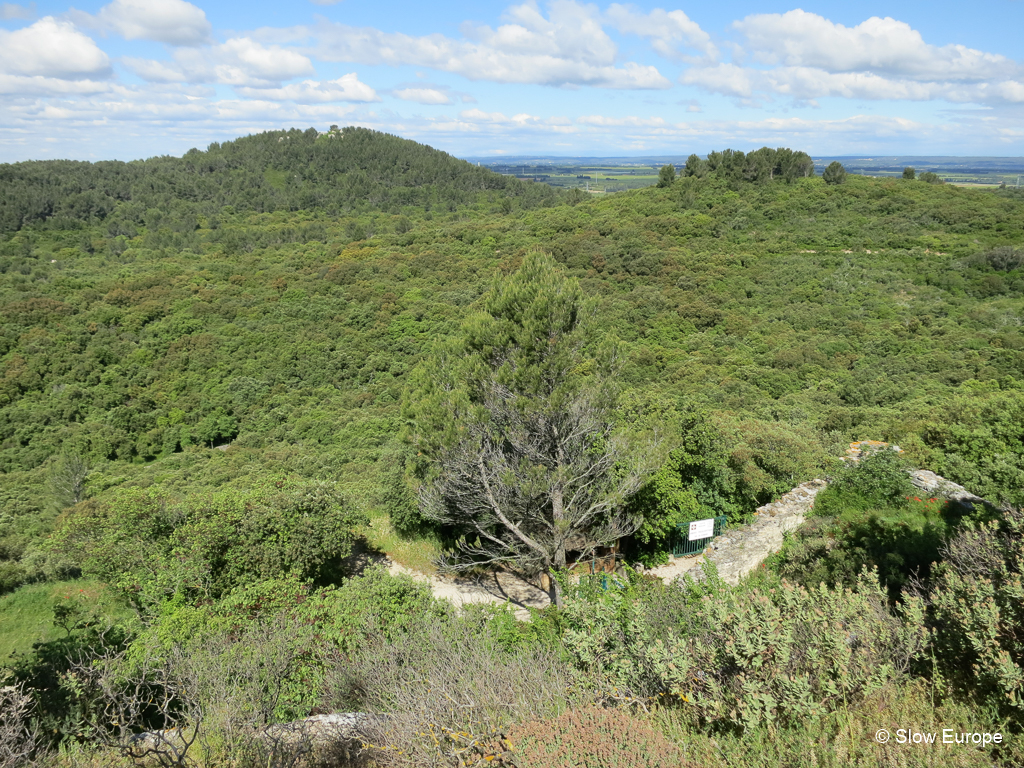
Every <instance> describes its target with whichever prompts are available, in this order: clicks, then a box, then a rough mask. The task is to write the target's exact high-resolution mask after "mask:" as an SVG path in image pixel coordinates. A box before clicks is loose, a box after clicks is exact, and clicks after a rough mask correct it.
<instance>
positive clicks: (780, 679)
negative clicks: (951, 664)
mask: <svg viewBox="0 0 1024 768" xmlns="http://www.w3.org/2000/svg"><path fill="white" fill-rule="evenodd" d="M670 589H677V587H670ZM681 591H682V592H683V598H682V599H681V600H680V606H679V608H680V611H679V613H680V618H679V620H678V624H677V626H676V627H674V628H670V629H669V630H668V632H666V633H665V636H664V637H657V636H655V633H654V631H653V630H652V625H651V622H650V619H649V618H648V616H647V615H645V613H644V611H643V608H642V605H641V601H636V600H634V601H628V600H626V599H625V595H623V596H620V597H609V598H607V599H605V600H603V601H588V602H584V603H583V605H582V607H581V606H578V605H575V601H567V605H566V622H567V625H568V626H567V628H566V631H565V633H564V635H563V642H564V643H565V646H566V649H567V651H568V652H569V653H570V654H571V655H572V656H573V660H574V662H575V663H576V665H577V666H578V667H579V668H581V669H583V670H585V671H586V672H587V673H589V674H591V675H594V676H599V677H603V678H604V680H605V681H606V682H605V686H606V689H607V690H610V691H612V692H613V694H612V695H611V698H624V699H632V698H649V697H653V695H655V694H670V695H671V696H672V697H674V699H675V700H676V701H678V702H679V703H680V704H681V705H682V706H684V707H687V708H689V709H690V710H691V711H692V712H693V713H694V716H695V717H697V718H698V719H699V720H700V721H702V722H705V723H709V724H711V725H713V726H716V727H720V726H724V727H741V728H746V727H753V726H757V725H759V724H771V725H775V724H782V725H785V724H787V723H793V722H798V721H800V720H801V719H804V718H808V717H817V716H821V715H823V714H825V713H827V712H830V711H833V710H834V709H835V708H836V707H838V706H840V705H843V704H845V703H847V702H849V701H852V700H855V699H858V698H860V697H862V696H863V695H865V694H867V693H870V692H871V691H873V690H877V689H878V688H880V687H882V686H884V685H886V684H887V683H888V682H890V681H891V680H892V679H893V678H898V677H899V676H900V675H901V674H902V673H904V672H905V671H906V670H908V669H909V667H910V664H911V660H912V659H914V658H916V656H917V654H919V653H920V651H921V650H922V648H923V647H924V642H925V635H926V632H925V629H924V627H923V622H924V616H923V611H924V609H923V607H922V602H921V600H919V599H916V598H910V599H908V601H907V604H906V606H905V608H904V610H905V612H906V620H904V619H902V618H899V617H896V616H893V615H891V614H890V613H889V611H888V610H887V608H886V600H885V594H884V592H882V591H881V589H880V587H879V585H878V583H877V575H875V574H870V573H864V574H862V576H861V578H860V579H859V581H858V583H857V584H856V586H855V588H853V589H830V588H828V587H826V586H824V585H821V586H820V587H819V588H817V589H814V590H806V589H804V588H802V587H800V586H797V585H793V584H788V583H786V582H782V583H781V584H780V585H778V586H776V587H770V588H768V589H764V590H758V591H749V592H748V591H745V590H744V589H741V588H736V589H730V588H729V587H727V586H726V585H724V584H723V583H722V582H720V581H719V580H718V579H717V577H714V576H713V575H712V577H711V578H710V579H709V581H708V583H707V584H704V585H696V584H693V583H692V582H689V581H688V582H684V583H683V584H682V585H681Z"/></svg>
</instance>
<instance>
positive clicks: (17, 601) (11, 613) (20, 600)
mask: <svg viewBox="0 0 1024 768" xmlns="http://www.w3.org/2000/svg"><path fill="white" fill-rule="evenodd" d="M60 603H71V604H75V605H78V606H80V607H82V608H83V609H84V611H85V612H86V613H88V612H89V611H95V612H96V613H97V614H99V615H100V616H101V617H102V618H103V619H107V620H110V621H114V620H116V619H121V618H125V617H126V616H127V615H128V614H127V611H126V610H125V608H124V607H123V606H122V605H120V604H119V603H118V602H117V601H116V600H115V598H114V597H113V596H112V595H111V594H110V593H108V592H107V591H106V589H105V588H104V586H103V585H102V584H101V583H99V582H98V581H95V580H93V579H75V580H71V581H56V582H49V583H45V584H29V585H26V586H23V587H21V588H20V589H18V590H16V591H15V592H12V593H10V594H7V595H3V596H0V627H2V628H3V631H0V663H2V662H4V661H6V660H7V659H8V658H9V657H10V655H11V654H12V653H27V652H29V651H31V650H32V644H33V643H38V642H46V641H48V640H54V639H56V638H57V637H61V636H63V634H64V630H62V629H60V628H59V627H55V626H54V625H53V608H54V606H55V605H58V604H60Z"/></svg>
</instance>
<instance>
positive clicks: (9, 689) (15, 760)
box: [0, 678, 36, 768]
mask: <svg viewBox="0 0 1024 768" xmlns="http://www.w3.org/2000/svg"><path fill="white" fill-rule="evenodd" d="M3 682H5V681H4V679H3V678H0V683H3ZM31 715H32V697H31V696H30V695H29V694H28V693H26V692H25V690H24V686H23V685H21V684H18V685H3V686H0V768H19V766H22V765H25V764H26V762H27V761H28V758H29V757H30V756H31V755H32V753H33V752H34V751H35V747H36V733H35V731H34V729H33V728H32V726H31V724H30V717H31Z"/></svg>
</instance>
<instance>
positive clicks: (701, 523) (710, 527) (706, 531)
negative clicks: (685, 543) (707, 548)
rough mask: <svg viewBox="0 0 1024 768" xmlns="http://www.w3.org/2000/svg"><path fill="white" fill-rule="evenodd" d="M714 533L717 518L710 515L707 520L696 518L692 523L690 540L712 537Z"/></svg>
mask: <svg viewBox="0 0 1024 768" xmlns="http://www.w3.org/2000/svg"><path fill="white" fill-rule="evenodd" d="M714 535H715V518H713V517H709V518H708V519H707V520H694V521H693V522H692V523H690V541H700V540H701V539H710V538H711V537H712V536H714Z"/></svg>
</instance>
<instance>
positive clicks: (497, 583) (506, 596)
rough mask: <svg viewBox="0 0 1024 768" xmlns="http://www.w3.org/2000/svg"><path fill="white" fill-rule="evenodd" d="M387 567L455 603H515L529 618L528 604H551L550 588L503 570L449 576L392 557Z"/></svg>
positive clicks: (519, 612) (520, 614)
mask: <svg viewBox="0 0 1024 768" xmlns="http://www.w3.org/2000/svg"><path fill="white" fill-rule="evenodd" d="M388 571H389V572H390V573H392V574H395V575H398V574H400V573H404V574H407V575H409V576H411V577H412V578H413V579H415V580H416V581H419V582H421V583H424V584H429V585H430V591H431V592H433V594H434V597H437V598H440V599H443V600H448V601H449V602H451V603H452V604H454V605H456V606H459V607H461V606H463V605H467V604H469V603H497V604H499V605H500V604H503V603H506V602H507V603H511V604H512V605H513V606H514V607H515V613H516V617H517V618H521V619H526V618H529V616H530V613H529V611H527V610H526V609H527V608H543V607H545V606H547V605H550V603H551V601H550V599H549V598H548V594H547V592H544V591H543V590H542V589H540V588H539V587H537V586H536V585H534V584H531V583H529V582H527V581H524V580H523V579H521V578H519V577H517V576H515V575H513V574H511V573H504V572H495V573H490V574H487V576H480V577H465V578H446V577H441V576H427V575H426V574H423V573H419V572H418V571H414V570H412V569H411V568H406V567H405V566H404V565H400V564H399V563H396V562H394V561H392V560H389V561H388Z"/></svg>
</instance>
